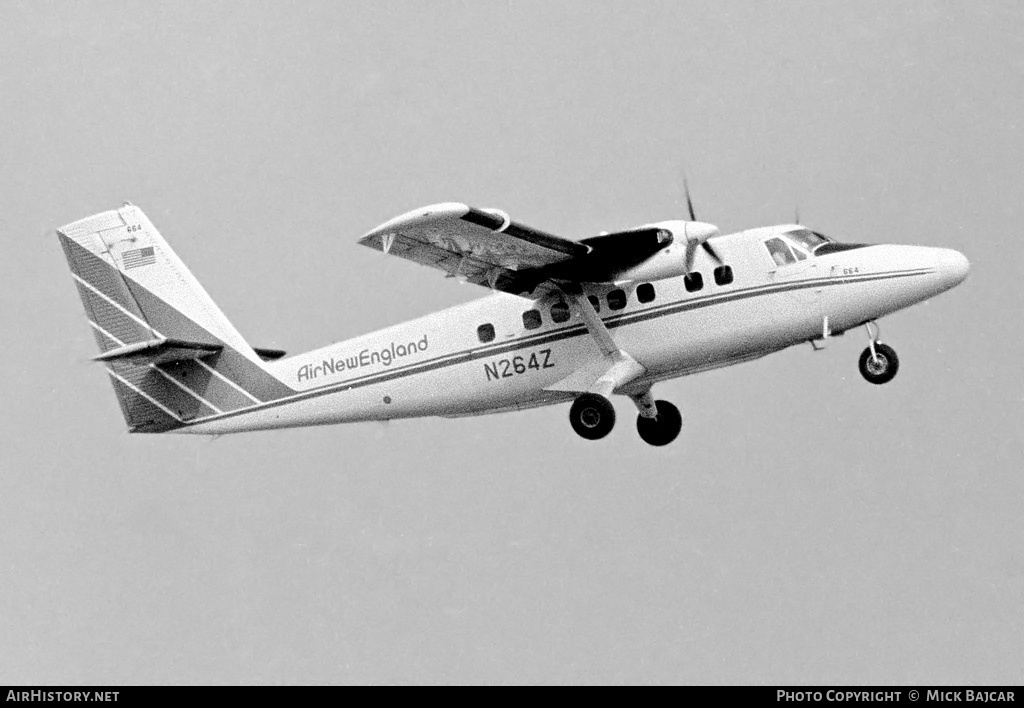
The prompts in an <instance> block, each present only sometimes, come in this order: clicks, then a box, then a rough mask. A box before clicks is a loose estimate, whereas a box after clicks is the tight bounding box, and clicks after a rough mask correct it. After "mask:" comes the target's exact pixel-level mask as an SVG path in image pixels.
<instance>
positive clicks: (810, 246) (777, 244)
mask: <svg viewBox="0 0 1024 708" xmlns="http://www.w3.org/2000/svg"><path fill="white" fill-rule="evenodd" d="M827 243H832V240H831V239H829V238H827V237H825V236H822V235H821V234H819V233H818V232H817V231H811V230H810V229H794V230H793V231H787V232H786V233H784V234H782V236H781V237H779V236H776V237H775V238H771V239H768V240H767V241H765V243H764V245H765V248H767V249H768V253H769V254H770V255H771V257H772V260H773V261H775V264H776V265H787V264H789V263H796V262H797V261H803V260H807V259H808V258H813V257H814V252H815V251H816V250H817V249H818V248H819V247H821V246H824V245H825V244H827Z"/></svg>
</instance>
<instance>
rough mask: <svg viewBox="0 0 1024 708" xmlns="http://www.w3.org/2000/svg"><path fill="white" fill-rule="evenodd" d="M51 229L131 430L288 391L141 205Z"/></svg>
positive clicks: (172, 423) (160, 427)
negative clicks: (57, 241) (73, 280)
mask: <svg viewBox="0 0 1024 708" xmlns="http://www.w3.org/2000/svg"><path fill="white" fill-rule="evenodd" d="M57 235H58V237H59V239H60V242H61V246H62V247H63V248H64V254H65V255H66V256H67V259H68V264H69V265H70V267H71V272H72V275H73V277H74V279H75V284H76V286H77V287H78V292H79V295H80V296H81V298H82V303H83V305H84V306H85V311H86V315H87V316H88V318H89V324H90V325H91V326H92V328H93V332H94V334H95V336H96V341H97V343H98V345H99V348H100V352H101V356H100V358H101V359H102V360H103V362H104V364H105V365H106V366H107V369H108V371H109V373H110V376H111V379H112V380H113V383H114V389H115V391H116V392H117V395H118V400H119V401H120V403H121V408H122V411H123V413H124V416H125V420H126V421H127V423H128V426H129V428H130V429H131V430H132V431H139V432H163V431H166V430H172V429H176V428H181V427H184V426H186V425H187V424H188V423H189V422H191V421H193V420H196V419H198V418H205V417H209V416H211V415H217V414H219V413H224V412H228V411H233V410H239V409H241V408H245V407H249V406H252V405H255V404H257V403H260V402H263V401H267V400H272V399H274V398H277V397H279V396H281V395H284V394H286V393H287V392H289V389H288V388H287V387H286V386H284V384H282V383H281V382H280V381H279V380H278V379H276V378H275V377H273V376H271V375H270V374H269V373H268V372H267V370H266V368H265V367H264V366H263V364H262V362H261V360H260V358H259V356H257V354H256V352H254V351H253V349H252V347H250V346H249V344H248V343H247V342H246V341H245V340H244V339H243V338H242V336H241V334H239V333H238V330H236V329H235V328H234V326H233V325H232V324H231V323H230V322H229V321H228V319H227V317H225V316H224V313H223V312H221V310H220V308H218V307H217V305H216V304H215V303H214V302H213V300H212V299H211V298H210V296H209V294H207V292H206V290H204V289H203V286H202V285H200V284H199V281H197V280H196V279H195V277H194V276H193V275H192V273H191V272H190V271H189V269H188V268H187V267H186V266H185V264H184V263H182V261H181V259H179V258H178V256H177V255H176V254H175V253H174V251H173V250H172V249H171V248H170V246H169V245H168V244H167V242H166V241H164V239H163V237H162V236H161V235H160V233H159V232H158V231H157V230H156V228H155V227H154V226H153V224H152V222H150V220H149V219H148V218H147V217H146V215H145V214H143V213H142V210H141V209H139V208H138V207H135V206H132V205H130V204H126V205H125V206H123V207H122V208H120V209H116V210H112V211H106V212H103V213H101V214H96V215H95V216H90V217H88V218H85V219H81V220H79V221H75V222H73V223H71V224H68V225H67V226H63V227H61V228H60V229H58V231H57ZM122 353H123V354H122Z"/></svg>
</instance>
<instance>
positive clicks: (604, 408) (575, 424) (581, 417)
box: [569, 393, 615, 440]
mask: <svg viewBox="0 0 1024 708" xmlns="http://www.w3.org/2000/svg"><path fill="white" fill-rule="evenodd" d="M569 423H570V424H571V425H572V429H573V430H575V431H576V434H577V435H579V436H580V437H581V438H586V439H587V440H600V439H601V438H603V437H604V436H605V435H607V434H608V433H610V432H612V428H614V427H615V408H614V407H612V402H611V401H609V400H608V399H607V398H605V397H604V396H601V395H599V394H596V393H584V394H581V395H580V396H579V397H578V398H577V399H576V400H575V401H573V404H572V408H570V409H569Z"/></svg>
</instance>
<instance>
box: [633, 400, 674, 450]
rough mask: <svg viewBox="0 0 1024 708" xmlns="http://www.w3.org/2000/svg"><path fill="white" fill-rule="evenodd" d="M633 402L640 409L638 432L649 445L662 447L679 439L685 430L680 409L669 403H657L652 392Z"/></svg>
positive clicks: (637, 418)
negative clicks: (680, 432) (680, 433)
mask: <svg viewBox="0 0 1024 708" xmlns="http://www.w3.org/2000/svg"><path fill="white" fill-rule="evenodd" d="M633 402H634V403H636V407H637V408H638V409H640V415H638V416H637V417H636V432H637V433H639V434H640V439H641V440H643V441H644V442H645V443H647V444H648V445H654V446H656V447H661V446H662V445H668V444H669V443H670V442H672V441H673V440H675V439H676V438H677V437H679V431H680V430H682V429H683V416H682V414H681V413H680V412H679V409H678V408H676V407H675V406H674V405H672V404H671V403H669V402H668V401H655V400H654V397H653V396H652V395H651V392H650V391H647V392H646V393H644V394H643V395H642V396H634V397H633Z"/></svg>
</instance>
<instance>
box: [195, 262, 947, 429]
mask: <svg viewBox="0 0 1024 708" xmlns="http://www.w3.org/2000/svg"><path fill="white" fill-rule="evenodd" d="M931 272H933V271H932V270H931V269H916V270H908V271H890V272H887V273H881V274H870V275H863V276H852V277H834V278H833V277H830V278H819V279H815V280H808V281H797V282H790V283H776V284H772V285H767V286H765V285H758V286H753V287H749V288H743V289H740V290H730V291H726V292H719V293H715V294H713V295H706V296H704V297H699V298H688V299H686V300H677V301H675V302H670V303H666V304H664V305H660V306H657V307H651V308H646V309H644V310H641V311H639V312H632V313H623V314H621V315H617V316H614V317H609V318H607V319H605V320H604V324H605V326H606V327H607V328H608V329H615V328H616V327H623V326H625V325H629V324H635V323H638V322H643V321H646V320H650V319H654V318H657V317H663V316H665V315H672V314H678V313H680V312H684V311H686V310H695V309H700V308H703V307H707V306H709V305H713V304H721V303H725V302H733V301H736V300H744V299H747V298H751V297H757V296H760V295H767V294H774V293H781V292H788V291H793V290H802V289H806V288H814V287H825V286H834V285H844V284H848V283H853V282H865V281H871V280H888V279H893V278H906V277H912V276H917V275H926V274H928V273H931ZM587 334H588V333H587V328H586V326H584V325H582V324H576V325H570V326H568V327H565V328H563V329H560V330H555V331H549V332H543V333H540V334H536V335H531V336H528V337H523V338H520V339H517V340H514V341H511V342H502V343H498V344H492V345H487V346H482V347H477V348H474V349H468V350H464V351H462V352H454V353H449V354H442V355H440V356H437V357H434V358H432V359H428V360H426V361H423V362H418V363H416V364H409V365H408V366H405V367H402V368H400V369H395V370H392V371H385V372H380V373H375V374H367V375H366V376H363V377H359V378H355V379H349V380H348V381H343V382H339V383H335V384H326V385H324V386H321V387H320V388H315V389H311V390H308V391H303V392H301V393H297V394H295V395H293V396H289V397H288V398H286V399H281V400H277V401H270V402H267V403H263V404H259V405H253V406H251V407H250V408H249V409H248V410H241V411H235V412H232V413H230V414H225V415H222V416H215V417H214V419H216V420H222V419H224V418H228V417H233V416H235V415H239V414H242V413H247V412H252V411H256V410H263V409H266V408H274V407H277V406H280V405H284V404H287V403H292V402H294V401H300V400H305V399H308V398H316V397H319V396H323V395H329V394H332V393H339V392H342V391H348V390H351V389H354V388H361V387H363V386H369V385H373V384H379V383H384V382H387V381H390V380H393V379H398V378H404V377H406V376H412V375H415V374H421V373H425V372H427V371H431V370H434V369H440V368H445V367H449V366H456V365H458V364H463V363H466V362H469V361H474V360H477V359H482V358H489V357H494V356H498V355H500V354H504V353H507V352H512V351H515V350H517V349H523V348H527V347H537V346H542V345H544V344H549V343H553V342H557V341H560V340H563V339H571V338H572V337H578V336H584V335H587ZM196 422H206V421H196Z"/></svg>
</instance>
